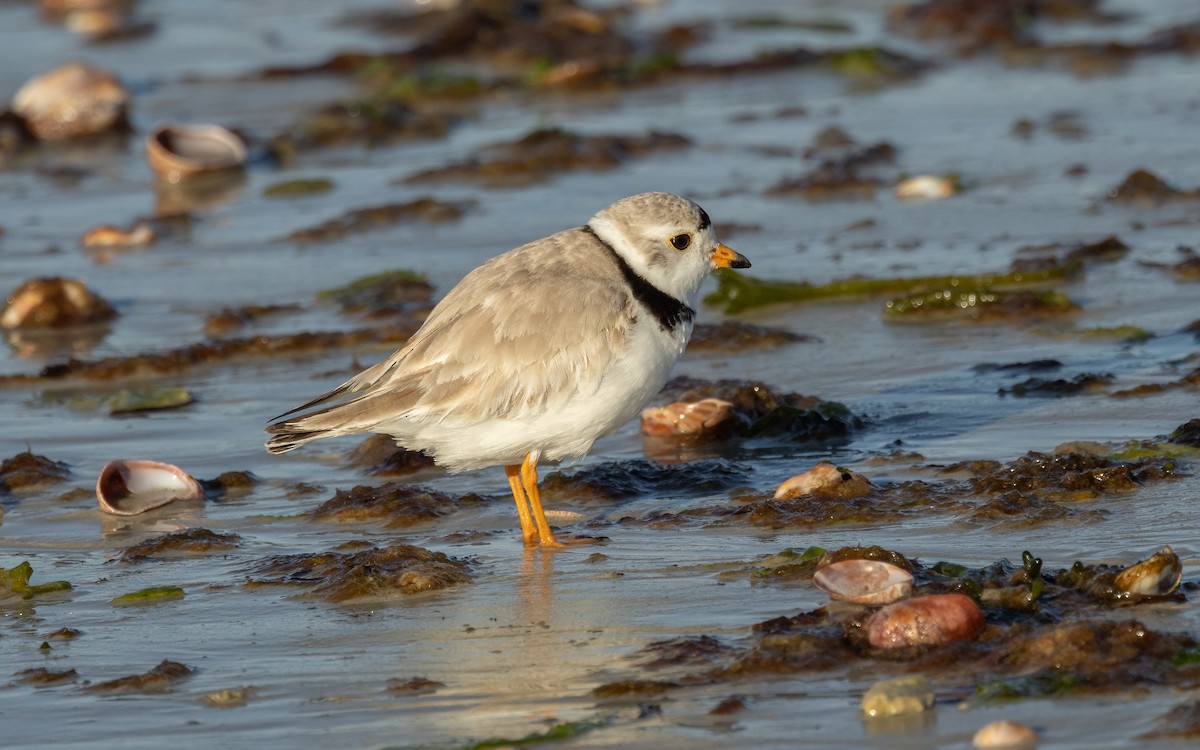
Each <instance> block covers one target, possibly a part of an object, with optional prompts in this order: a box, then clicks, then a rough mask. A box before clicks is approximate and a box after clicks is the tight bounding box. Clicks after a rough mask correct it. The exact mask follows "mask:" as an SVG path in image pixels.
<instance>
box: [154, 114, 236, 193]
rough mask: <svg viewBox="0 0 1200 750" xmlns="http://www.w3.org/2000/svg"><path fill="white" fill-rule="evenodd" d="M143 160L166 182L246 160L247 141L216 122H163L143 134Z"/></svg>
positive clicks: (227, 167) (231, 167) (228, 167)
mask: <svg viewBox="0 0 1200 750" xmlns="http://www.w3.org/2000/svg"><path fill="white" fill-rule="evenodd" d="M146 161H148V162H149V163H150V167H151V168H152V169H153V170H154V171H155V172H156V173H157V174H158V175H159V177H161V178H162V179H164V180H166V181H167V182H169V183H176V182H180V181H181V180H184V179H186V178H188V177H191V176H193V175H197V174H203V173H206V172H220V171H223V170H229V169H237V168H240V167H242V166H243V165H244V164H245V163H246V144H245V143H244V142H243V141H242V139H241V138H239V137H238V136H237V135H236V134H234V133H232V132H230V131H229V130H226V129H225V128H223V127H221V126H219V125H164V126H162V127H160V128H158V129H157V130H155V131H154V132H153V133H151V134H150V135H148V136H147V137H146Z"/></svg>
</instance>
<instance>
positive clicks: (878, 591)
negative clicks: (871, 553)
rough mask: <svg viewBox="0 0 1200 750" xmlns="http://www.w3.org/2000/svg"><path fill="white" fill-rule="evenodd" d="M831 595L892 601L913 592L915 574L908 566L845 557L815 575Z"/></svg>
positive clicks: (868, 601)
mask: <svg viewBox="0 0 1200 750" xmlns="http://www.w3.org/2000/svg"><path fill="white" fill-rule="evenodd" d="M813 583H814V584H815V585H816V587H817V588H819V589H821V590H822V591H824V592H825V593H826V594H829V597H830V598H831V599H841V600H843V601H847V602H854V603H855V604H890V603H891V602H894V601H896V600H898V599H903V598H904V597H906V596H908V595H909V593H911V592H912V584H913V577H912V575H911V574H910V573H909V572H908V571H907V570H905V569H904V568H901V567H898V566H896V565H892V564H891V563H885V562H880V561H878V560H842V561H841V562H835V563H831V564H830V565H826V566H825V567H824V568H821V569H820V570H818V571H817V573H816V575H814V576H813Z"/></svg>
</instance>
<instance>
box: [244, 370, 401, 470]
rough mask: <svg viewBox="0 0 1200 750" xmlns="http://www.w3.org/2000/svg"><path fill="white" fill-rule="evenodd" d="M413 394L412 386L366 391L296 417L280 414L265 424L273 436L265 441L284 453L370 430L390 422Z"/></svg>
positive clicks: (328, 396)
mask: <svg viewBox="0 0 1200 750" xmlns="http://www.w3.org/2000/svg"><path fill="white" fill-rule="evenodd" d="M345 390H347V389H346V387H345V386H342V387H340V388H337V389H335V390H333V391H330V392H329V393H327V394H325V395H324V396H321V397H320V398H317V399H314V400H313V401H310V402H309V403H308V404H305V405H304V406H301V407H298V408H296V409H293V410H292V411H290V412H288V413H287V414H294V413H296V412H298V411H303V410H304V409H306V408H310V407H312V406H314V405H317V404H320V403H323V402H325V401H328V400H329V399H331V398H333V397H335V396H337V395H339V394H340V392H344V391H345ZM416 395H417V394H416V391H415V389H412V388H405V389H400V390H394V391H383V392H377V393H368V394H366V395H363V396H359V397H357V398H354V399H351V400H349V401H343V402H341V403H337V404H332V405H330V406H326V407H325V408H323V409H319V410H317V411H314V412H312V413H310V414H304V415H301V416H299V417H293V418H291V419H283V417H286V416H287V414H284V415H281V416H280V417H276V419H275V421H274V422H272V423H271V424H269V425H267V432H269V433H271V434H273V435H275V437H273V438H271V439H270V440H268V441H267V443H266V446H267V451H268V452H270V453H273V454H279V453H287V452H288V451H290V450H294V449H296V448H299V447H300V446H302V445H304V444H305V443H310V442H312V441H313V440H319V439H321V438H326V437H336V436H338V435H349V434H353V433H362V432H371V431H372V429H373V428H375V427H376V426H378V425H379V424H380V423H383V422H388V421H392V420H394V419H395V418H396V417H397V416H398V415H401V414H403V413H404V412H405V411H407V410H408V409H410V408H411V407H412V403H413V401H414V399H415V398H416ZM281 420H282V421H281Z"/></svg>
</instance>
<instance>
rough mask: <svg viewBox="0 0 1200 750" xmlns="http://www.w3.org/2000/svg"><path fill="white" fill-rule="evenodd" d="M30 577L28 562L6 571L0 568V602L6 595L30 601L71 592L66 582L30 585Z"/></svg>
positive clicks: (30, 571)
mask: <svg viewBox="0 0 1200 750" xmlns="http://www.w3.org/2000/svg"><path fill="white" fill-rule="evenodd" d="M32 577H33V566H32V565H30V564H29V561H28V560H25V561H23V562H21V564H19V565H14V566H13V567H11V568H8V569H4V568H0V600H2V599H4V598H6V596H5V595H6V594H12V595H15V596H19V597H21V598H22V599H32V598H34V597H35V596H38V595H40V594H49V593H52V592H55V591H70V590H71V584H70V583H69V582H68V581H50V582H48V583H39V584H31V583H30V582H29V579H30V578H32Z"/></svg>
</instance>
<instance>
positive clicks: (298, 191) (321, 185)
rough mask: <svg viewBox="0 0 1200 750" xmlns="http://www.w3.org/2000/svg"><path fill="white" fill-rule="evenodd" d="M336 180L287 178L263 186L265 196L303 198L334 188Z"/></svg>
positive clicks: (325, 178)
mask: <svg viewBox="0 0 1200 750" xmlns="http://www.w3.org/2000/svg"><path fill="white" fill-rule="evenodd" d="M333 187H334V182H333V180H330V179H329V178H327V177H316V178H310V179H299V180H285V181H284V182H276V183H274V184H271V185H267V186H266V187H265V188H263V192H262V194H263V197H264V198H301V197H304V196H308V195H319V194H321V193H328V192H329V191H330V190H333Z"/></svg>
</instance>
